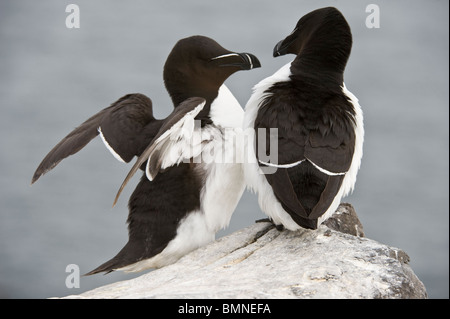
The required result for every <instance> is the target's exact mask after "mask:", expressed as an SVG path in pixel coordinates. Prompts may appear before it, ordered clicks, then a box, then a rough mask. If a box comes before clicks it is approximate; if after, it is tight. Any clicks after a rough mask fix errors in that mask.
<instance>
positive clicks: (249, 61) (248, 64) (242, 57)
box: [211, 53, 261, 70]
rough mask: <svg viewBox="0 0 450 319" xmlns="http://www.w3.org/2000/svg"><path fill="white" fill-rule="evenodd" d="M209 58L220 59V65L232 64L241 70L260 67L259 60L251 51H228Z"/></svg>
mask: <svg viewBox="0 0 450 319" xmlns="http://www.w3.org/2000/svg"><path fill="white" fill-rule="evenodd" d="M211 60H220V62H219V65H220V66H223V67H227V66H234V67H238V68H240V69H241V70H251V69H256V68H260V67H261V62H259V60H258V58H257V57H256V56H254V55H253V54H251V53H230V54H225V55H222V56H218V57H215V58H213V59H211Z"/></svg>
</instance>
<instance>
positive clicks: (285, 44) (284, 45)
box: [273, 39, 293, 58]
mask: <svg viewBox="0 0 450 319" xmlns="http://www.w3.org/2000/svg"><path fill="white" fill-rule="evenodd" d="M286 40H287V39H284V40H281V41H280V42H278V43H277V44H276V45H275V47H274V48H273V57H274V58H276V57H278V56H282V55H285V54H288V53H289V52H288V50H289V46H290V45H291V43H292V42H293V41H286Z"/></svg>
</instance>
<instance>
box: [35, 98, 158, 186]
mask: <svg viewBox="0 0 450 319" xmlns="http://www.w3.org/2000/svg"><path fill="white" fill-rule="evenodd" d="M154 122H155V124H157V123H156V122H158V121H157V120H155V118H154V117H153V112H152V102H151V100H150V99H149V98H148V97H146V96H145V95H143V94H128V95H125V96H124V97H122V98H120V99H119V100H117V101H116V102H114V103H113V104H111V106H109V107H107V108H105V109H103V110H101V111H100V112H98V113H97V114H95V115H94V116H92V117H90V118H89V119H88V120H86V121H85V122H83V123H82V124H81V125H80V126H78V127H77V128H75V129H74V130H73V131H72V132H70V133H69V134H68V135H67V136H66V137H64V138H63V139H62V140H61V141H60V142H59V143H58V144H57V145H56V146H55V147H54V148H53V149H52V150H51V151H50V152H49V153H48V154H47V156H45V158H44V159H43V160H42V162H41V163H40V164H39V166H38V168H37V169H36V171H35V173H34V175H33V178H32V180H31V184H33V183H34V182H36V181H37V180H38V179H39V178H40V177H41V176H42V175H44V174H45V173H47V172H48V171H50V170H51V169H53V168H54V167H55V166H56V165H58V163H59V162H61V161H62V160H63V159H64V158H66V157H68V156H70V155H73V154H75V153H77V152H78V151H79V150H81V149H82V148H83V147H84V146H86V145H87V144H88V143H89V142H90V141H91V140H92V139H93V138H94V137H96V136H97V135H99V134H100V135H101V137H102V140H103V142H104V143H105V145H106V146H107V148H108V149H109V150H110V151H111V153H113V155H114V156H115V157H116V158H117V159H119V160H121V161H123V162H129V161H130V160H131V159H132V158H133V157H134V156H139V155H140V153H141V152H142V150H143V146H142V145H145V146H146V145H147V144H148V142H149V141H151V139H152V138H153V136H154V135H155V134H156V133H155V132H157V128H159V126H158V125H156V126H157V128H152V127H149V124H152V123H154ZM150 126H151V125H150ZM151 131H154V132H153V134H152V132H151ZM143 133H145V134H143ZM145 146H144V147H145Z"/></svg>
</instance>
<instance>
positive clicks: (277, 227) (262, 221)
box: [255, 217, 284, 231]
mask: <svg viewBox="0 0 450 319" xmlns="http://www.w3.org/2000/svg"><path fill="white" fill-rule="evenodd" d="M255 223H272V224H273V225H274V226H275V228H276V229H277V230H278V231H283V230H284V226H283V225H277V224H275V223H274V222H273V220H272V218H270V217H268V218H262V219H257V220H255Z"/></svg>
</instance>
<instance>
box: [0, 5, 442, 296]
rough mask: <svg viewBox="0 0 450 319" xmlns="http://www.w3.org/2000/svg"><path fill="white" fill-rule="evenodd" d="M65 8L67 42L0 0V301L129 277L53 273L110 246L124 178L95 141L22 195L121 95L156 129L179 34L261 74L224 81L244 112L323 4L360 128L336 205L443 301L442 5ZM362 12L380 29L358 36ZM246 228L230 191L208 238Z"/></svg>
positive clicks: (117, 230)
mask: <svg viewBox="0 0 450 319" xmlns="http://www.w3.org/2000/svg"><path fill="white" fill-rule="evenodd" d="M73 2H74V3H76V4H78V5H79V7H80V11H81V12H80V13H81V21H80V22H81V24H80V28H79V29H67V28H66V25H65V19H66V16H67V15H68V14H67V13H66V12H65V8H66V5H67V4H69V3H70V2H68V1H59V0H42V1H32V0H28V1H25V0H20V1H1V2H0V107H1V115H0V143H1V144H0V150H1V156H0V172H1V180H0V203H1V211H0V218H1V221H0V296H1V297H4V298H45V297H52V296H64V295H69V294H78V293H81V292H83V291H86V290H89V289H92V288H95V287H98V286H101V285H104V284H107V283H111V282H114V281H118V280H124V279H128V278H132V277H135V276H136V275H126V274H121V273H112V274H109V275H107V276H102V275H97V276H91V277H82V278H81V282H80V288H73V289H68V288H67V287H66V285H65V279H66V277H67V275H68V273H66V272H65V269H66V266H67V265H68V264H77V265H78V266H79V267H80V270H81V272H82V273H85V272H87V271H89V270H91V269H93V268H94V267H96V266H98V265H99V264H100V263H102V262H104V261H106V260H107V259H109V258H110V257H112V256H113V255H115V254H116V253H117V252H118V250H119V249H120V248H122V246H123V245H124V244H125V242H126V240H127V231H126V224H125V220H126V216H127V213H128V212H127V208H126V204H127V198H128V196H129V195H130V194H131V192H132V190H133V185H129V186H128V187H127V188H126V190H125V193H124V194H123V195H122V196H121V199H120V200H119V203H118V205H117V206H116V207H115V208H113V209H112V208H111V204H112V200H113V198H114V195H115V192H116V190H117V188H118V186H119V184H120V183H121V182H122V180H123V178H124V176H125V175H126V173H127V172H128V170H129V169H130V165H124V164H122V163H119V162H117V161H116V160H115V159H114V158H113V157H112V156H111V155H110V154H109V152H108V151H107V150H106V149H105V148H104V147H103V144H102V143H101V141H100V140H97V139H96V140H94V141H93V142H91V143H90V144H89V145H88V146H87V147H86V148H85V149H83V150H82V151H81V152H80V153H78V154H77V155H76V156H73V157H71V158H68V159H66V160H64V161H63V162H61V163H60V165H59V166H58V167H57V168H56V169H55V170H54V171H52V172H51V173H49V174H48V175H46V176H44V177H43V178H41V179H40V180H39V181H38V182H37V183H36V184H35V185H33V187H30V180H31V176H32V174H33V172H34V170H35V169H36V167H37V165H38V164H39V162H40V161H41V160H42V158H43V157H44V156H45V155H46V154H47V152H48V151H49V150H50V149H51V148H52V147H53V146H54V145H55V144H56V143H57V142H58V141H59V140H60V139H61V138H62V137H64V136H65V135H66V134H67V133H68V132H69V131H70V130H72V129H73V128H74V127H75V126H77V125H78V124H80V123H81V122H83V121H84V120H85V119H87V118H88V117H89V116H91V115H93V114H94V113H96V112H97V111H99V110H100V109H102V108H104V107H106V106H108V105H109V104H110V103H112V102H113V101H115V100H116V99H117V98H119V97H121V96H122V95H124V94H126V93H133V92H141V93H144V94H147V95H148V96H150V97H151V99H152V100H153V102H154V112H155V114H156V116H157V117H165V116H166V115H168V114H169V113H170V111H171V109H172V105H171V102H170V100H169V97H168V95H167V93H166V91H165V89H164V86H163V82H162V66H163V64H164V61H165V59H166V57H167V55H168V53H169V51H170V50H171V48H172V47H173V45H174V44H175V42H176V41H177V40H178V39H180V38H183V37H186V36H190V35H194V34H201V35H206V36H209V37H212V38H214V39H216V40H217V41H218V42H219V43H221V44H222V45H223V46H224V47H226V48H228V49H230V50H236V51H240V52H242V51H245V52H251V53H254V54H255V55H256V56H258V58H259V59H260V61H261V63H262V66H263V67H262V68H260V69H257V70H253V71H251V72H239V73H237V74H235V75H234V76H232V77H231V78H230V79H229V80H227V82H226V83H227V85H228V87H229V88H230V89H231V91H232V92H234V94H235V96H236V97H237V99H238V100H239V101H240V102H241V104H242V105H245V103H246V101H247V99H248V98H249V96H250V93H251V87H252V86H253V85H254V84H256V83H257V82H258V81H259V80H261V79H263V78H265V77H267V76H268V75H270V74H272V73H273V72H275V71H276V70H277V69H278V68H279V67H281V66H282V65H284V64H285V63H287V62H288V61H290V59H292V56H290V57H280V58H277V59H274V58H272V48H273V46H274V45H275V44H276V43H277V42H278V41H279V40H281V39H282V38H284V37H285V36H286V35H287V34H288V33H289V32H290V31H291V30H292V29H293V27H294V26H295V24H296V22H297V20H298V19H299V18H300V17H301V16H302V15H304V14H306V13H307V12H309V11H312V10H314V9H316V8H318V7H322V6H327V5H332V6H336V7H337V8H338V9H340V10H341V11H342V12H343V14H344V15H345V16H346V17H347V19H348V21H349V23H350V25H351V27H352V31H353V36H354V47H353V51H352V55H351V57H350V61H349V64H348V67H347V71H346V75H345V80H346V85H347V87H348V88H349V90H350V91H352V92H353V93H354V94H355V95H356V96H357V97H358V98H359V100H360V104H361V106H362V108H363V111H364V116H365V129H366V139H365V144H364V157H363V162H362V167H361V170H360V173H359V176H358V182H357V186H356V190H355V192H354V193H353V195H352V196H350V197H349V198H347V199H346V201H348V202H350V203H352V204H353V205H354V206H355V208H356V210H357V212H358V215H359V217H360V219H361V220H362V223H363V225H364V227H365V233H366V235H367V237H369V238H372V239H375V240H377V241H379V242H382V243H385V244H388V245H391V246H395V247H399V248H402V249H403V250H405V251H406V252H407V253H408V254H409V255H410V257H411V263H410V264H411V266H412V268H413V270H414V271H415V273H416V274H417V275H418V277H419V278H420V279H421V280H422V281H423V282H424V283H425V286H426V287H427V290H428V293H429V296H430V297H431V298H448V296H449V293H448V291H449V289H448V282H449V281H448V270H449V268H448V249H449V246H448V243H449V232H448V212H449V197H448V196H449V195H448V191H449V177H448V173H449V91H448V85H449V81H448V69H449V59H448V58H449V42H448V36H449V31H448V27H449V15H448V9H449V8H448V6H449V3H448V1H446V0H441V1H439V0H434V1H424V0H421V1H403V0H402V1H399V0H390V1H387V0H383V1H381V0H374V1H370V2H365V1H341V0H335V1H321V2H320V4H319V3H318V1H312V0H311V1H306V0H305V1H300V0H290V1H285V0H280V1H240V0H239V1H238V0H232V1H222V2H217V1H199V0H198V1H195V0H188V1H182V2H181V1H167V0H164V1H139V0H132V1H126V2H125V1H122V2H118V1H116V2H112V1H105V0H96V1H87V0H74V1H73ZM373 2H375V3H376V4H378V6H379V8H380V28H379V29H368V28H367V27H366V25H365V19H366V17H367V15H368V13H366V12H365V9H366V6H367V5H368V4H369V3H373ZM136 181H137V179H135V180H134V183H136ZM259 218H263V215H262V213H261V212H260V210H259V208H258V205H257V202H256V197H255V196H254V195H253V194H250V193H245V195H244V197H243V198H242V200H241V202H240V204H239V206H238V208H237V210H236V212H235V214H234V215H233V219H232V223H231V225H230V227H229V228H228V229H227V230H225V231H222V232H221V233H220V234H219V236H223V235H225V234H228V233H231V232H232V231H235V230H237V229H240V228H243V227H245V226H247V225H250V224H251V223H253V221H254V220H255V219H259Z"/></svg>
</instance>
